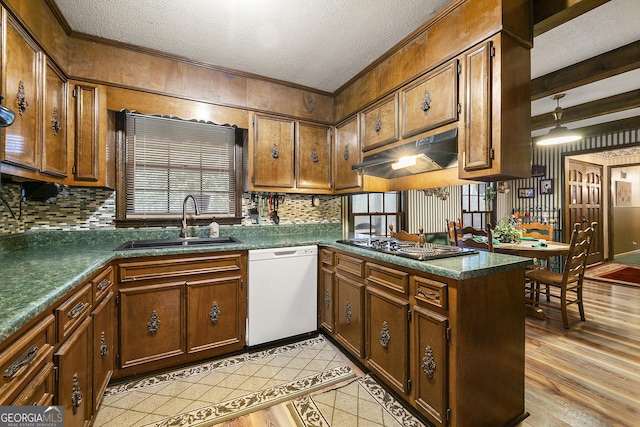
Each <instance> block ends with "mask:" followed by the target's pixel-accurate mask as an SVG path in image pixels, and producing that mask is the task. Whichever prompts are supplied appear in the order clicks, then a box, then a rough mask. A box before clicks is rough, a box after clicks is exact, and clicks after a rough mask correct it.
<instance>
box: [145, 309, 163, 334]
mask: <svg viewBox="0 0 640 427" xmlns="http://www.w3.org/2000/svg"><path fill="white" fill-rule="evenodd" d="M159 327H160V318H159V317H158V312H157V311H155V310H153V311H152V312H151V317H149V321H148V322H147V330H148V331H149V333H150V334H151V336H152V337H155V336H156V334H157V333H158V328H159Z"/></svg>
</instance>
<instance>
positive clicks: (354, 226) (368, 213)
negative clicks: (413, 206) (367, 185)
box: [349, 192, 402, 237]
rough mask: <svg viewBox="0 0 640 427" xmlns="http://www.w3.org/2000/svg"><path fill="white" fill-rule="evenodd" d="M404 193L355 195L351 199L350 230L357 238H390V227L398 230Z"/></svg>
mask: <svg viewBox="0 0 640 427" xmlns="http://www.w3.org/2000/svg"><path fill="white" fill-rule="evenodd" d="M401 206H402V193H401V192H389V193H368V194H355V195H352V196H351V197H350V219H351V221H350V224H349V229H350V231H353V233H354V234H355V237H358V235H366V236H373V235H375V236H388V235H389V225H390V224H392V225H393V227H394V230H398V224H399V223H400V220H401V216H402V212H401Z"/></svg>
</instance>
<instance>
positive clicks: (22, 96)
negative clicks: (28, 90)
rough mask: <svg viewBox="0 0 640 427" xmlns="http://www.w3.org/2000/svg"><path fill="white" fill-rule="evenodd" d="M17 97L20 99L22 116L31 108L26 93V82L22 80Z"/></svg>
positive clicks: (19, 105) (19, 110) (19, 108)
mask: <svg viewBox="0 0 640 427" xmlns="http://www.w3.org/2000/svg"><path fill="white" fill-rule="evenodd" d="M16 98H17V100H18V112H19V113H20V115H21V116H22V115H24V112H25V111H27V110H28V109H29V102H28V101H27V95H26V94H25V93H24V82H23V81H22V80H20V83H18V93H17V94H16Z"/></svg>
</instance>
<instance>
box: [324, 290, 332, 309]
mask: <svg viewBox="0 0 640 427" xmlns="http://www.w3.org/2000/svg"><path fill="white" fill-rule="evenodd" d="M324 305H325V306H326V307H327V310H329V308H331V294H330V293H329V291H326V292H325V293H324Z"/></svg>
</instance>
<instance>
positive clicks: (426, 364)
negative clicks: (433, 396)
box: [422, 345, 436, 380]
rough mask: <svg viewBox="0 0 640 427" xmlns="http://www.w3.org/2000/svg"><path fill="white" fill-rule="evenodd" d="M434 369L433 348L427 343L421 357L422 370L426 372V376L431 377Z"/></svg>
mask: <svg viewBox="0 0 640 427" xmlns="http://www.w3.org/2000/svg"><path fill="white" fill-rule="evenodd" d="M435 370H436V362H435V360H434V358H433V350H432V349H431V346H430V345H428V346H427V347H426V348H425V349H424V357H423V358H422V371H423V372H424V373H425V374H426V376H427V378H429V379H430V380H432V379H433V373H434V372H435Z"/></svg>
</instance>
